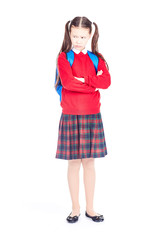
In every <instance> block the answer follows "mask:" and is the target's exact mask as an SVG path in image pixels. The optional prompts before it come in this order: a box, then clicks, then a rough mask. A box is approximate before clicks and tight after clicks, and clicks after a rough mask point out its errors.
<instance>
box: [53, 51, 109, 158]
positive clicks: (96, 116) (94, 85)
mask: <svg viewBox="0 0 160 240" xmlns="http://www.w3.org/2000/svg"><path fill="white" fill-rule="evenodd" d="M72 50H73V51H74V62H73V64H72V66H70V63H69V61H68V60H67V58H66V53H64V52H61V53H60V55H59V56H58V62H57V63H58V64H57V65H58V72H59V75H60V79H61V84H62V92H61V103H60V106H61V107H62V113H61V117H60V121H59V128H58V141H57V151H56V156H55V158H59V159H66V160H72V159H81V158H100V157H104V156H105V155H107V146H106V141H105V134H104V128H103V122H102V116H101V112H100V106H101V102H100V92H99V90H98V89H107V88H108V87H109V86H110V84H111V76H110V73H109V71H108V69H107V67H106V64H105V62H104V61H103V60H102V59H101V58H100V57H99V62H98V71H100V70H102V71H103V73H102V75H99V76H97V74H96V70H95V67H94V65H93V62H92V61H91V59H90V57H89V56H88V54H87V49H86V48H85V49H83V50H82V51H79V50H77V49H75V48H72ZM74 77H83V78H84V83H83V82H81V81H79V80H78V79H76V78H74Z"/></svg>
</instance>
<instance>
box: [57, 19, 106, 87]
mask: <svg viewBox="0 0 160 240" xmlns="http://www.w3.org/2000/svg"><path fill="white" fill-rule="evenodd" d="M69 23H70V24H69ZM93 24H94V26H95V32H94V34H93V37H92V42H91V49H92V52H93V53H94V54H95V55H96V56H97V57H100V58H101V59H103V60H104V61H105V63H106V66H107V69H108V70H109V66H108V64H107V62H106V60H105V59H104V57H103V55H102V54H100V53H99V52H98V38H99V31H98V26H97V24H96V23H95V22H93ZM72 26H74V27H82V28H88V29H89V33H90V34H91V33H92V22H91V21H90V20H89V19H88V18H86V17H75V18H74V19H73V20H72V21H68V22H67V23H66V24H65V33H64V39H63V43H62V47H61V50H60V52H59V53H58V56H59V54H60V53H61V52H65V53H66V52H69V51H70V50H71V48H72V42H71V39H70V35H69V34H70V32H71V27H72ZM58 56H57V59H56V65H57V60H58ZM59 83H60V77H59V74H58V76H57V80H56V83H55V88H57V85H58V84H59Z"/></svg>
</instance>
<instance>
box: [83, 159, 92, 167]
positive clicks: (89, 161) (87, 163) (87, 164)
mask: <svg viewBox="0 0 160 240" xmlns="http://www.w3.org/2000/svg"><path fill="white" fill-rule="evenodd" d="M82 165H83V168H84V170H89V169H93V168H94V158H82Z"/></svg>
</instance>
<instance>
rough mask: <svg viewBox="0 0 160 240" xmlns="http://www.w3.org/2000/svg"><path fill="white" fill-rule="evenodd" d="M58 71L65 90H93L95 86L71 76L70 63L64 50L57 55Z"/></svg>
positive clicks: (88, 91)
mask: <svg viewBox="0 0 160 240" xmlns="http://www.w3.org/2000/svg"><path fill="white" fill-rule="evenodd" d="M58 72H59V75H60V79H61V83H62V85H63V87H64V88H66V89H67V90H70V91H75V92H84V93H91V92H95V90H96V88H95V87H93V86H89V85H88V84H87V83H83V82H80V81H79V80H77V79H76V78H75V77H74V76H73V74H72V69H71V66H70V63H69V61H68V60H67V58H66V54H65V53H64V52H61V53H60V55H59V56H58Z"/></svg>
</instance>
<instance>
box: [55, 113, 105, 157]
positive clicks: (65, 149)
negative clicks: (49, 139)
mask: <svg viewBox="0 0 160 240" xmlns="http://www.w3.org/2000/svg"><path fill="white" fill-rule="evenodd" d="M105 155H107V146H106V140H105V134H104V128H103V122H102V117H101V113H100V112H99V113H97V114H87V115H72V114H63V113H61V117H60V121H59V129H58V141H57V151H56V156H55V158H59V159H66V160H72V159H82V158H100V157H104V156H105Z"/></svg>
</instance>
